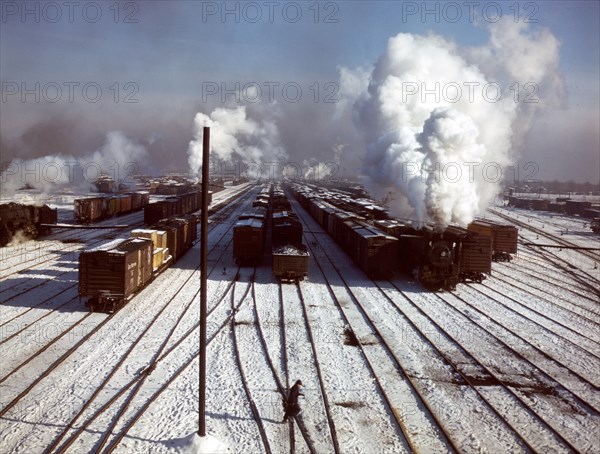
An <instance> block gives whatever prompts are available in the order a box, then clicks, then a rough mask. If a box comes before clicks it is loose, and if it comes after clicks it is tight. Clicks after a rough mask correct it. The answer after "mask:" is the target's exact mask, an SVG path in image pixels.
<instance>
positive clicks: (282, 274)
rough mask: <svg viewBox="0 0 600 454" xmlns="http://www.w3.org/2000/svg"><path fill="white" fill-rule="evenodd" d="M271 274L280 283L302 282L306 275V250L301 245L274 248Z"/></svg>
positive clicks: (284, 245) (307, 254)
mask: <svg viewBox="0 0 600 454" xmlns="http://www.w3.org/2000/svg"><path fill="white" fill-rule="evenodd" d="M272 254H273V274H274V275H275V277H276V278H277V279H278V280H279V281H280V282H283V281H294V282H298V281H301V280H303V279H304V278H305V277H306V276H307V275H308V260H309V253H308V248H307V247H306V246H305V245H304V244H302V243H295V244H283V245H279V246H274V247H273V250H272Z"/></svg>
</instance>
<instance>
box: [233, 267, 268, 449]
mask: <svg viewBox="0 0 600 454" xmlns="http://www.w3.org/2000/svg"><path fill="white" fill-rule="evenodd" d="M255 273H256V268H255V269H254V273H253V274H252V277H251V279H250V282H249V283H248V285H247V286H246V289H245V290H244V292H243V295H242V297H241V299H240V301H241V302H243V301H244V300H245V299H246V297H247V296H248V294H249V293H250V289H251V288H252V287H253V285H254V276H255ZM236 313H237V310H236V304H235V285H234V287H233V288H232V290H231V314H232V317H231V334H232V341H233V350H234V355H235V362H236V364H237V367H238V372H239V374H240V377H241V381H242V387H243V388H244V392H245V394H246V399H247V401H248V404H249V405H250V410H251V412H252V417H253V418H254V422H255V423H256V426H257V427H258V432H259V434H260V438H261V440H262V443H263V446H264V448H265V452H266V453H267V454H271V453H272V452H273V451H272V449H271V444H270V443H269V438H268V437H267V432H266V430H265V425H264V423H263V421H262V418H261V416H260V412H259V410H258V407H257V405H256V403H255V402H254V398H253V397H252V392H251V391H250V386H249V384H248V379H247V378H246V373H245V372H244V366H243V364H242V359H241V356H240V349H239V346H238V340H237V333H236V331H237V330H236V318H235V317H236Z"/></svg>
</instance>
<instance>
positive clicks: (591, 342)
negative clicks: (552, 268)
mask: <svg viewBox="0 0 600 454" xmlns="http://www.w3.org/2000/svg"><path fill="white" fill-rule="evenodd" d="M470 290H471V291H475V292H477V293H478V294H480V295H483V296H485V297H486V298H487V299H489V300H491V301H492V302H494V303H495V304H496V305H497V306H498V307H499V308H502V309H503V310H504V311H506V312H507V315H509V316H510V319H511V320H513V321H516V320H519V319H521V320H522V321H523V322H527V323H529V324H531V325H535V326H534V327H533V329H532V330H531V331H532V332H534V333H536V335H538V334H541V333H544V334H545V335H546V336H547V337H554V338H555V339H554V340H553V341H552V342H551V343H552V344H553V345H561V346H562V345H565V344H566V345H565V350H566V351H565V352H564V355H565V356H566V355H567V354H572V353H573V352H576V351H577V350H579V351H580V353H583V354H584V355H585V356H587V361H590V362H591V363H593V362H594V361H595V362H596V363H598V366H600V354H599V352H600V342H599V341H598V332H600V331H599V329H598V328H600V324H598V322H593V321H582V320H574V318H575V317H571V321H572V322H573V323H575V324H576V325H577V329H575V328H572V327H570V326H568V325H566V323H565V322H563V321H562V320H560V318H562V317H556V318H551V317H549V316H548V315H546V314H545V313H544V312H547V313H551V312H552V311H551V310H548V311H542V310H543V308H540V307H539V306H538V307H534V306H535V305H534V304H533V301H532V300H530V301H529V302H530V305H529V307H525V306H524V305H523V304H522V303H520V302H519V301H517V300H516V299H514V298H512V297H509V296H507V295H505V294H504V292H503V290H504V289H502V288H500V289H498V288H494V287H493V286H490V285H487V284H480V285H479V286H472V287H471V288H470ZM499 298H502V299H503V300H505V301H501V300H500V299H499ZM563 315H564V316H565V320H568V317H569V314H563ZM578 318H581V317H578ZM557 319H558V320H557ZM525 331H528V330H525ZM594 335H595V336H594ZM556 338H557V339H556ZM555 354H557V355H558V353H555ZM555 361H556V362H557V363H559V364H562V363H561V360H560V359H556V358H555ZM587 361H586V362H587ZM564 367H565V369H567V370H569V371H571V372H572V373H573V374H574V375H576V376H578V377H579V378H581V379H582V380H584V381H588V382H589V379H587V378H585V377H583V376H581V373H579V372H577V371H575V370H573V369H572V367H570V366H567V365H564ZM590 385H591V386H593V387H597V386H598V385H597V384H593V383H591V382H590Z"/></svg>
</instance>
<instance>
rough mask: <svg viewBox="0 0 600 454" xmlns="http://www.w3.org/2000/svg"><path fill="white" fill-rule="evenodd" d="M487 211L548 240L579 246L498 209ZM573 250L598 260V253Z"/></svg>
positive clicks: (569, 245) (567, 246) (599, 256)
mask: <svg viewBox="0 0 600 454" xmlns="http://www.w3.org/2000/svg"><path fill="white" fill-rule="evenodd" d="M489 211H490V212H491V213H494V214H495V215H496V216H498V217H500V218H502V219H504V220H505V221H508V222H510V223H511V224H516V225H518V226H520V227H522V228H524V229H527V230H530V231H532V232H535V233H536V234H538V235H541V236H543V237H545V238H548V239H550V240H552V241H554V242H556V243H558V244H559V245H562V246H564V247H566V248H578V247H579V245H577V244H575V243H573V242H571V241H568V240H565V239H564V238H561V237H559V236H556V235H553V234H551V233H548V232H547V231H546V230H544V229H540V228H538V227H534V226H532V225H531V224H530V223H528V222H523V221H519V220H518V219H515V218H513V217H510V216H507V215H506V214H504V213H500V212H499V211H498V210H495V209H492V208H490V209H489ZM574 250H575V251H577V252H578V253H579V254H581V255H583V256H585V257H587V258H590V259H592V260H594V261H596V262H598V261H600V254H598V253H596V252H593V251H586V250H581V249H574Z"/></svg>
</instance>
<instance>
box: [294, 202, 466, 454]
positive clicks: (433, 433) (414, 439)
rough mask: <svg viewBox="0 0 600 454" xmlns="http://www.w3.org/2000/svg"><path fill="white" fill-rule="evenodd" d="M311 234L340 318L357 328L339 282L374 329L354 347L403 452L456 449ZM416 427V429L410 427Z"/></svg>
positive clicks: (302, 216) (303, 218)
mask: <svg viewBox="0 0 600 454" xmlns="http://www.w3.org/2000/svg"><path fill="white" fill-rule="evenodd" d="M295 211H296V213H297V214H298V217H299V218H300V219H301V221H302V223H303V224H304V227H307V226H308V224H307V222H306V218H308V217H309V216H308V215H306V213H303V212H304V210H303V209H302V212H301V211H300V208H299V207H298V204H297V203H296V208H295ZM313 222H315V221H313ZM309 228H310V227H309ZM312 230H313V229H310V230H309V229H306V228H304V229H303V231H304V232H305V235H306V232H307V231H312ZM311 236H312V239H309V238H308V237H306V244H308V245H309V249H310V250H311V253H312V255H313V258H315V261H316V262H317V265H318V267H319V269H320V270H321V272H322V273H323V276H324V278H325V281H326V285H327V287H328V291H329V293H330V295H331V297H332V299H333V300H334V302H335V305H336V307H337V308H338V310H339V312H340V314H341V315H342V317H343V319H344V322H345V323H346V325H347V326H349V327H350V328H351V329H352V331H353V332H357V328H356V323H357V322H356V320H357V317H356V316H355V317H350V316H349V314H348V312H349V309H348V308H346V307H344V305H343V304H342V303H341V301H340V297H338V294H339V293H337V292H336V287H337V286H339V285H340V284H341V285H342V286H343V288H344V293H346V294H347V295H348V296H349V297H350V299H351V301H352V304H353V305H354V307H355V308H356V312H357V313H358V314H360V315H359V316H360V317H362V318H363V320H364V323H365V324H366V325H367V326H366V328H367V331H368V332H371V333H374V335H375V337H376V339H377V341H376V343H375V344H373V345H365V344H362V343H360V342H359V343H358V345H357V347H358V348H359V349H360V350H361V354H362V356H363V358H364V359H365V363H366V365H367V367H368V368H369V370H370V372H371V374H372V376H373V378H374V379H375V381H376V383H377V386H378V389H379V392H380V394H381V396H382V398H383V400H384V401H385V402H386V404H387V406H388V408H389V412H390V415H391V416H392V417H393V418H394V420H395V422H396V425H397V427H398V429H399V431H400V433H401V434H402V435H403V442H404V445H405V450H406V451H407V452H419V451H421V448H420V446H425V445H427V446H434V448H433V449H434V450H438V451H445V452H447V451H450V452H460V449H459V448H458V447H457V446H456V445H455V443H454V441H453V439H452V437H451V436H450V435H449V433H448V432H447V431H446V429H445V427H444V426H443V424H441V422H440V421H439V419H438V418H437V417H436V415H435V413H434V412H433V409H432V407H431V405H430V404H429V402H427V400H426V399H424V398H423V396H422V395H421V393H420V392H419V391H418V388H417V387H416V386H415V383H414V379H413V378H412V377H411V376H410V375H409V374H408V373H407V371H406V368H405V367H404V365H403V363H402V361H400V360H399V358H398V357H397V356H396V354H395V353H394V351H393V350H392V349H391V348H390V346H389V344H388V343H387V341H386V340H385V337H384V336H383V335H382V333H381V332H380V330H379V329H378V328H377V324H376V323H375V322H374V321H373V320H372V319H371V318H370V317H369V315H368V313H367V312H366V311H365V307H364V305H363V304H362V303H361V302H360V301H359V300H358V298H357V297H356V295H355V294H354V292H353V290H352V288H351V286H350V285H349V284H348V282H347V281H346V280H345V279H344V277H343V274H342V273H341V271H340V270H339V268H338V267H337V266H336V265H335V260H333V259H332V258H331V257H330V255H329V253H328V252H327V248H326V247H323V246H322V245H321V241H322V238H325V236H321V235H319V236H317V235H313V234H311ZM327 238H328V237H327ZM331 241H333V240H331ZM313 244H315V245H319V246H320V254H323V255H324V258H325V259H326V262H327V263H326V264H322V263H321V261H325V260H324V259H323V258H321V259H319V260H317V259H316V257H317V255H316V254H315V251H314V248H313V247H312V246H313ZM324 266H328V267H330V268H331V269H332V271H333V273H335V274H334V279H335V281H336V284H337V285H334V283H332V280H331V279H332V278H331V277H330V276H331V273H330V272H326V271H325V268H324ZM346 305H347V302H346ZM351 319H352V320H354V324H353V323H352V322H351V321H350V320H351ZM353 325H354V326H353ZM377 346H379V348H380V349H381V350H383V352H382V353H383V354H380V355H377V354H375V353H374V352H372V351H370V350H373V349H374V348H375V347H377ZM378 356H379V358H381V357H387V358H388V359H389V360H390V361H391V362H392V363H393V367H394V369H395V370H396V371H397V375H398V378H399V380H400V383H401V387H399V388H400V389H402V392H406V393H410V395H411V396H412V399H413V400H414V402H415V404H414V405H415V406H414V408H421V409H423V413H422V414H420V415H419V417H418V418H417V419H418V420H419V423H418V424H417V423H416V421H414V420H412V418H411V416H412V415H408V414H402V413H401V412H400V411H398V408H399V407H400V405H397V402H396V401H395V400H394V398H392V397H391V396H392V395H394V394H397V393H398V392H399V389H394V390H393V391H392V390H389V389H388V390H386V389H385V387H384V385H383V383H382V381H381V379H380V378H379V376H378V373H377V367H376V366H375V365H374V364H375V363H376V362H377V359H376V358H377V357H378ZM386 381H387V380H386ZM388 386H389V385H388ZM424 419H425V420H426V421H428V422H429V424H427V425H426V427H423V422H424ZM416 427H419V430H418V431H415V430H414V429H415V428H416Z"/></svg>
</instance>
